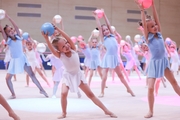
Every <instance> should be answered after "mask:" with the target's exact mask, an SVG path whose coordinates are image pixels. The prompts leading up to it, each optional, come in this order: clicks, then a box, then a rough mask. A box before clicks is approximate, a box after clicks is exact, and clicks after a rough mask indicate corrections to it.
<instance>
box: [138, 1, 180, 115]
mask: <svg viewBox="0 0 180 120" xmlns="http://www.w3.org/2000/svg"><path fill="white" fill-rule="evenodd" d="M135 2H136V3H137V4H138V6H139V8H140V10H141V19H142V22H143V28H144V35H145V38H146V42H147V44H148V47H149V50H150V52H151V59H150V61H149V65H148V68H147V77H148V78H147V79H148V103H149V112H148V114H147V115H145V116H144V117H145V118H151V117H153V107H154V84H155V81H156V78H160V77H163V76H164V75H165V77H166V78H167V79H168V81H169V82H170V83H171V85H172V87H173V88H174V91H175V92H176V93H177V94H178V95H180V87H179V85H178V83H177V81H176V79H175V78H174V75H173V74H172V72H171V70H170V66H169V62H168V58H167V56H166V52H165V51H166V50H165V44H164V39H163V37H162V34H161V33H160V32H161V27H160V23H159V19H158V15H157V12H156V8H155V5H154V0H152V13H153V17H154V20H152V19H146V18H145V13H144V8H143V3H142V4H139V3H138V0H135Z"/></svg>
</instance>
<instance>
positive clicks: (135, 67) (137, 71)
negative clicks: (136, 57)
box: [134, 65, 141, 80]
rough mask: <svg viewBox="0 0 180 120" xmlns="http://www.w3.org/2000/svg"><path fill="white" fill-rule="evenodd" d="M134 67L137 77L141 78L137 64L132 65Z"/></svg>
mask: <svg viewBox="0 0 180 120" xmlns="http://www.w3.org/2000/svg"><path fill="white" fill-rule="evenodd" d="M134 69H135V70H136V73H137V74H138V76H139V79H140V80H141V76H140V73H139V70H138V69H137V66H136V65H135V66H134Z"/></svg>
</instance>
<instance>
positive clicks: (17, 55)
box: [0, 14, 48, 99]
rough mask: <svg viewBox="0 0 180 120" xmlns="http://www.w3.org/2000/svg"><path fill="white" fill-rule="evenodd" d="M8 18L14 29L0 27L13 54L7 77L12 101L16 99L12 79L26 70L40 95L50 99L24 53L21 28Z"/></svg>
mask: <svg viewBox="0 0 180 120" xmlns="http://www.w3.org/2000/svg"><path fill="white" fill-rule="evenodd" d="M6 18H8V19H9V21H10V22H11V23H12V25H13V26H14V28H13V27H11V26H9V25H6V26H5V27H4V29H2V27H1V26H0V30H1V31H2V35H3V37H4V39H5V40H6V44H7V45H8V46H9V49H10V53H11V61H10V64H9V67H8V73H7V75H6V83H7V86H8V88H9V90H10V92H11V94H12V95H11V97H10V98H12V99H15V98H16V95H15V92H14V88H13V84H12V81H11V78H12V76H13V75H14V74H18V73H23V72H24V70H25V71H26V72H27V73H28V75H29V76H30V77H31V79H32V81H33V82H34V83H35V85H36V86H37V87H38V88H39V90H40V93H41V94H43V95H45V96H46V97H48V95H47V93H46V92H45V91H44V89H43V88H42V86H41V84H40V83H39V81H38V80H37V78H36V76H35V74H34V72H33V71H32V69H31V66H30V65H29V63H28V61H27V58H26V56H25V54H24V52H23V45H22V38H21V37H20V32H19V28H18V27H17V25H16V24H15V22H14V21H13V20H12V19H11V18H10V17H9V16H8V15H7V14H6Z"/></svg>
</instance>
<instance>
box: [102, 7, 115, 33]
mask: <svg viewBox="0 0 180 120" xmlns="http://www.w3.org/2000/svg"><path fill="white" fill-rule="evenodd" d="M101 10H102V11H103V12H104V10H103V9H101ZM104 20H105V22H106V25H107V27H108V28H109V31H110V33H111V34H113V30H112V29H111V25H110V22H109V20H108V18H107V16H106V14H105V12H104Z"/></svg>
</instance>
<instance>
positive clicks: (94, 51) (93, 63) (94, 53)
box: [88, 38, 102, 86]
mask: <svg viewBox="0 0 180 120" xmlns="http://www.w3.org/2000/svg"><path fill="white" fill-rule="evenodd" d="M89 42H90V43H89V44H90V52H91V59H90V66H89V69H90V75H89V81H88V85H89V86H90V84H91V80H92V76H93V72H94V70H97V71H98V73H99V75H100V77H101V79H102V73H101V67H100V47H101V46H98V40H97V38H90V41H89Z"/></svg>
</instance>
